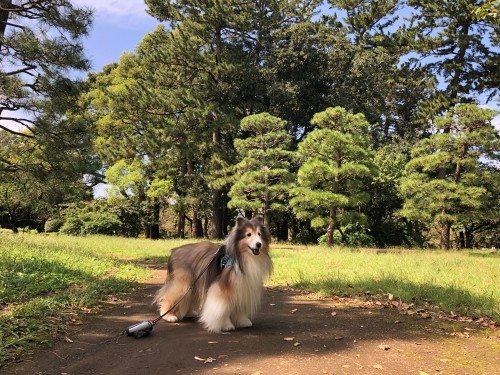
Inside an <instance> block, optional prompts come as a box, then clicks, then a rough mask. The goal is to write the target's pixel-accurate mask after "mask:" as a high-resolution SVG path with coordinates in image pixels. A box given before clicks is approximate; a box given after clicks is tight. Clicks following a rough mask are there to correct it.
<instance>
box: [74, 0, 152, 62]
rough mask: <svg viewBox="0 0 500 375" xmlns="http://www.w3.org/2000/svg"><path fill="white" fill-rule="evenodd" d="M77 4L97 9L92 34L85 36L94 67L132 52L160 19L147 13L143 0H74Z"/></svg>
mask: <svg viewBox="0 0 500 375" xmlns="http://www.w3.org/2000/svg"><path fill="white" fill-rule="evenodd" d="M73 3H74V4H75V5H78V6H84V7H89V8H92V9H93V10H94V22H93V27H92V29H91V31H90V34H89V36H88V37H87V38H86V39H84V40H83V44H84V46H85V50H86V55H87V57H88V58H89V59H90V60H91V62H92V71H100V70H101V69H102V67H103V66H105V65H107V64H111V63H113V62H118V61H119V59H120V56H121V54H122V53H124V52H131V51H133V50H134V49H135V47H136V46H137V44H138V43H139V42H140V41H141V39H142V38H143V37H144V35H146V34H147V33H149V32H151V31H153V30H154V29H155V28H156V26H157V25H158V24H159V22H158V21H157V20H156V19H155V18H153V17H151V16H149V15H148V14H147V13H146V5H145V4H144V0H107V1H104V0H73Z"/></svg>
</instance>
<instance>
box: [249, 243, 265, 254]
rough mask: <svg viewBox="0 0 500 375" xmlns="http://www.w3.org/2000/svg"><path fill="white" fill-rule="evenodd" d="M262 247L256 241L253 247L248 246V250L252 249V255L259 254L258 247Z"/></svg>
mask: <svg viewBox="0 0 500 375" xmlns="http://www.w3.org/2000/svg"><path fill="white" fill-rule="evenodd" d="M261 247H262V243H261V242H257V243H256V244H255V249H254V248H252V247H250V250H252V253H253V255H259V254H260V248H261Z"/></svg>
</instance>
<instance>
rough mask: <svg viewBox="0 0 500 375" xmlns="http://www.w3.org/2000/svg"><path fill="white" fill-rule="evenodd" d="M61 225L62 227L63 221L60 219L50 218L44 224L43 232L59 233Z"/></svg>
mask: <svg viewBox="0 0 500 375" xmlns="http://www.w3.org/2000/svg"><path fill="white" fill-rule="evenodd" d="M63 225H64V220H62V219H60V218H52V219H49V220H47V221H46V222H45V226H44V231H45V232H46V233H54V232H59V230H60V229H61V227H62V226H63Z"/></svg>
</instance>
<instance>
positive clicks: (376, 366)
mask: <svg viewBox="0 0 500 375" xmlns="http://www.w3.org/2000/svg"><path fill="white" fill-rule="evenodd" d="M373 368H376V369H377V370H382V369H383V367H382V366H380V365H373Z"/></svg>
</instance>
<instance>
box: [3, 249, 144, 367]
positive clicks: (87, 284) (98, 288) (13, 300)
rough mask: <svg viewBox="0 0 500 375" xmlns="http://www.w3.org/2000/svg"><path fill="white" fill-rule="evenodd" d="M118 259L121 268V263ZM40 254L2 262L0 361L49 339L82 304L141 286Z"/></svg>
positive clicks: (88, 305) (95, 305)
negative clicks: (46, 258) (41, 256)
mask: <svg viewBox="0 0 500 375" xmlns="http://www.w3.org/2000/svg"><path fill="white" fill-rule="evenodd" d="M115 264H117V267H121V266H118V264H119V263H115ZM72 265H74V266H75V267H76V265H75V264H63V262H62V261H55V260H54V261H49V260H45V259H36V258H29V257H27V258H21V259H15V260H13V259H8V258H7V259H4V262H3V264H2V265H1V267H0V349H1V350H0V366H1V364H2V362H5V361H8V360H12V359H17V358H18V357H19V356H22V355H24V354H25V353H26V352H28V351H30V350H31V349H32V348H34V347H37V346H38V345H40V344H43V343H46V342H48V341H50V340H51V339H52V338H54V337H55V336H57V335H58V334H59V333H61V332H64V331H65V330H66V327H67V326H68V325H70V324H74V321H73V320H74V317H75V316H77V314H78V313H81V310H83V309H87V310H90V309H93V310H95V309H99V305H101V301H103V300H105V299H109V298H111V297H110V296H113V295H118V294H121V293H127V292H130V290H131V289H132V288H133V287H136V286H137V285H138V282H136V281H129V280H127V279H124V278H120V277H116V276H115V275H113V272H116V270H110V271H111V274H103V273H94V272H92V270H91V269H89V270H88V271H85V270H82V269H75V268H72Z"/></svg>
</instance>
